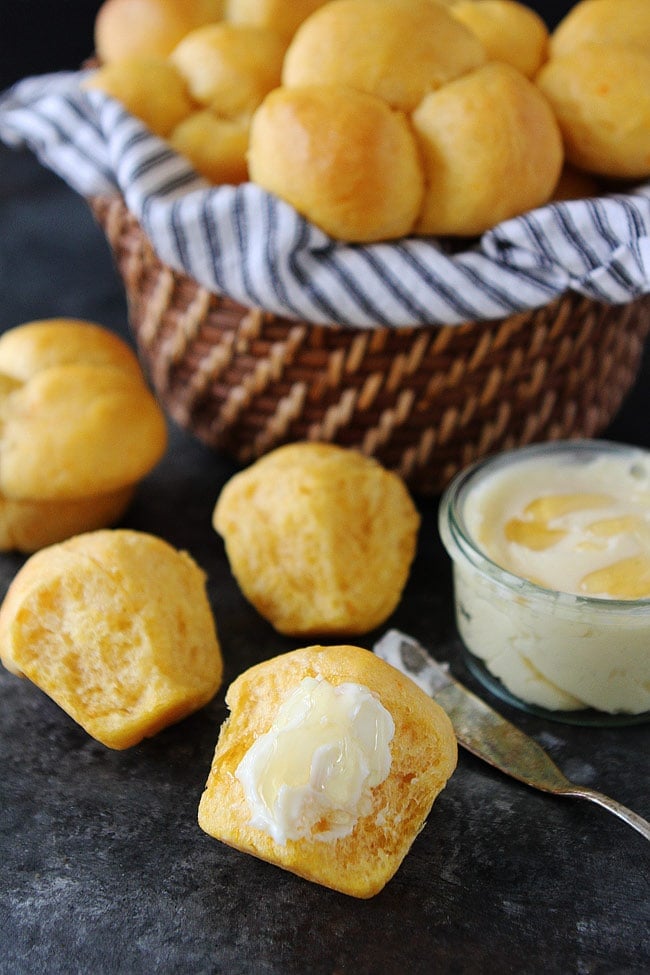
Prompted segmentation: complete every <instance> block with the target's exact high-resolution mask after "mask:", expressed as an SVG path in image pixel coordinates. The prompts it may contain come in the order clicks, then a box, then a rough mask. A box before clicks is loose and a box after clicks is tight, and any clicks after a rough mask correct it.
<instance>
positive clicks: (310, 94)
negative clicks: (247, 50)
mask: <svg viewBox="0 0 650 975" xmlns="http://www.w3.org/2000/svg"><path fill="white" fill-rule="evenodd" d="M248 168H249V173H250V178H251V179H252V180H253V181H254V182H256V183H258V184H259V185H260V186H262V187H263V188H264V189H265V190H268V192H269V193H274V194H276V195H277V196H279V197H281V198H282V199H283V200H286V201H287V202H288V203H290V204H291V205H292V206H294V207H295V208H296V210H298V212H299V213H301V214H303V216H305V217H307V219H308V220H311V221H312V222H313V223H314V224H316V225H317V226H319V227H320V228H321V229H322V230H324V231H325V233H327V234H330V235H331V236H332V237H336V238H340V239H342V240H348V241H373V240H386V239H389V238H391V237H402V236H404V235H406V234H408V233H409V232H410V231H411V229H412V227H413V224H414V222H415V219H416V217H417V215H418V212H419V210H420V204H421V201H422V195H423V174H422V166H421V163H420V158H419V155H418V150H417V146H416V143H415V138H414V135H413V133H412V131H411V129H410V127H409V124H408V121H407V119H406V117H405V116H404V115H403V114H402V113H401V112H396V111H394V110H393V109H391V108H390V107H389V106H388V105H387V104H386V102H384V101H382V100H381V99H379V98H377V97H375V96H374V95H369V94H367V93H366V92H361V91H355V90H354V89H352V88H346V87H345V86H343V85H321V86H317V85H315V86H307V87H305V88H276V89H275V90H274V91H272V92H271V93H270V94H269V95H267V97H266V98H265V100H264V101H263V102H262V104H261V105H260V107H259V108H258V109H257V111H256V112H255V114H254V116H253V120H252V123H251V133H250V144H249V151H248Z"/></svg>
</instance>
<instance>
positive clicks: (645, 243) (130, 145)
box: [0, 72, 650, 328]
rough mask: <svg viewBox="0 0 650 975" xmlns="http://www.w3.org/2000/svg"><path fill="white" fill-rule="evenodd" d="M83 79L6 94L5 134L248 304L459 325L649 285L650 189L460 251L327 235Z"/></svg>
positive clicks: (434, 243)
mask: <svg viewBox="0 0 650 975" xmlns="http://www.w3.org/2000/svg"><path fill="white" fill-rule="evenodd" d="M83 76H84V72H62V73H57V74H51V75H42V76H39V77H34V78H26V79H25V80H24V81H21V82H19V83H18V84H17V85H15V86H14V87H13V88H10V89H9V90H8V91H6V92H5V93H4V94H2V95H1V96H0V139H1V140H2V141H3V142H5V143H6V144H7V145H9V146H14V147H26V148H29V149H30V150H31V151H32V152H34V153H35V154H36V155H37V156H38V158H39V159H40V161H41V162H42V163H43V164H44V165H45V166H47V167H48V168H50V169H51V170H52V171H54V172H55V173H57V174H58V175H59V176H61V177H62V178H63V179H64V180H65V181H66V182H67V183H68V184H69V185H70V186H71V187H72V188H73V189H74V190H76V191H77V192H78V193H80V194H82V195H84V196H85V197H90V196H96V195H105V194H116V193H119V194H121V195H122V196H123V197H124V199H125V201H126V204H127V206H128V207H129V209H130V210H131V212H132V213H133V214H134V215H135V217H136V218H137V219H138V221H139V222H140V224H141V226H142V227H143V229H144V231H145V233H146V234H147V236H148V237H149V240H150V241H151V243H152V245H153V247H154V249H155V250H156V252H157V253H158V256H159V257H160V259H161V260H162V261H163V263H165V264H167V265H169V266H170V267H172V268H174V269H175V270H177V271H181V272H183V273H185V274H187V275H189V276H190V277H192V278H194V279H195V280H196V281H197V282H199V284H201V285H203V286H204V287H206V288H208V289H209V290H210V291H212V292H215V293H218V294H224V295H228V296H229V297H231V298H232V299H234V300H236V301H238V302H240V303H242V304H244V305H248V306H254V307H262V308H265V309H267V310H268V311H271V312H274V313H276V314H279V315H284V316H287V317H289V318H297V319H305V320H307V321H312V322H316V323H325V324H342V325H352V326H355V327H359V328H372V327H376V326H392V327H397V326H411V325H422V324H446V325H453V324H460V323H462V322H464V321H468V320H470V321H476V320H486V319H494V318H504V317H507V316H509V315H511V314H513V313H516V312H518V311H525V310H527V309H532V308H537V307H540V306H542V305H545V304H547V303H548V302H549V301H551V300H552V299H553V298H555V297H557V296H559V295H561V294H562V293H563V292H565V291H567V290H573V291H576V292H579V293H581V294H584V295H586V296H588V297H591V298H593V299H595V300H597V301H601V302H605V303H609V304H624V303H627V302H629V301H631V300H632V299H634V298H637V297H639V296H640V295H642V294H647V293H648V291H650V183H647V184H644V185H642V186H639V187H637V188H635V189H634V190H630V191H628V192H626V193H616V194H612V195H608V196H605V197H599V198H597V199H589V200H578V201H571V202H568V203H554V204H550V205H548V206H544V207H540V208H539V209H536V210H533V211H531V212H529V213H526V214H524V215H523V216H520V217H516V218H514V219H511V220H507V221H504V222H503V223H501V224H499V225H498V226H496V227H494V228H493V229H492V230H490V231H488V232H487V233H485V234H484V235H483V236H482V237H481V238H480V239H479V240H476V241H472V242H469V243H468V244H467V245H466V246H465V247H464V249H460V248H459V247H458V244H456V245H455V246H451V245H449V244H447V243H445V242H441V241H439V240H436V239H433V238H408V239H402V240H399V241H391V242H385V243H375V244H367V245H359V244H345V243H341V242H339V241H335V240H332V239H331V238H330V237H328V236H327V235H326V234H324V233H323V232H322V231H321V230H319V229H318V228H317V227H315V226H313V225H312V224H310V223H309V222H307V221H306V220H304V219H303V218H302V217H300V216H299V214H297V213H296V212H295V210H294V209H293V208H292V207H290V206H289V205H288V204H286V203H284V202H283V201H282V200H279V199H277V198H275V197H273V196H271V195H270V194H268V193H266V192H265V191H264V190H262V189H261V188H260V187H258V186H256V185H255V184H253V183H245V184H242V185H240V186H219V187H213V186H210V185H208V184H207V183H206V182H205V181H204V180H203V179H201V178H200V177H199V176H197V174H196V173H195V171H194V170H193V169H192V168H191V167H190V165H189V164H188V163H187V162H186V161H185V160H184V159H183V158H182V157H181V156H179V155H178V154H176V153H174V152H173V151H172V150H171V149H170V147H169V146H168V145H167V143H166V142H164V141H163V140H161V139H158V138H156V137H155V136H153V135H152V134H151V132H150V131H149V130H147V129H146V128H145V127H144V126H143V125H142V124H141V123H140V122H139V121H138V120H137V119H135V118H134V117H133V116H131V115H129V114H128V113H127V112H125V111H124V109H123V108H122V107H121V106H120V105H119V104H118V103H117V102H116V101H114V100H113V99H111V98H108V97H107V96H105V95H104V94H103V93H101V92H98V91H88V92H86V91H83V90H82V88H81V87H80V81H81V79H82V78H83Z"/></svg>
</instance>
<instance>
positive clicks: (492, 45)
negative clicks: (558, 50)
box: [450, 0, 549, 78]
mask: <svg viewBox="0 0 650 975" xmlns="http://www.w3.org/2000/svg"><path fill="white" fill-rule="evenodd" d="M450 11H451V13H452V14H453V15H454V17H456V18H457V19H458V20H460V21H461V23H463V24H465V26H466V27H469V29H470V30H471V31H472V32H473V33H474V34H476V36H477V37H478V39H479V40H480V42H481V44H482V45H483V48H484V50H485V53H486V55H487V57H488V59H489V60H490V61H505V62H506V64H511V65H512V66H513V67H514V68H517V69H518V70H519V71H521V73H522V74H524V75H526V77H527V78H533V77H534V76H535V74H536V73H537V72H538V70H539V69H540V67H541V66H542V64H543V63H544V61H545V60H546V58H547V56H548V40H549V33H548V28H547V26H546V24H545V23H544V21H543V20H542V18H541V17H540V16H539V14H538V13H536V12H535V11H534V10H531V8H530V7H527V6H525V4H523V3H517V2H516V0H458V2H457V3H455V4H453V5H452V6H451V7H450Z"/></svg>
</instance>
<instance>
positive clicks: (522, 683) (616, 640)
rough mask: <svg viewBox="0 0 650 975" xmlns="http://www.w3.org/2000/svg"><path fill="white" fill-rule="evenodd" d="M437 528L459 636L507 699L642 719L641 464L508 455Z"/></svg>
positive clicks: (647, 698)
mask: <svg viewBox="0 0 650 975" xmlns="http://www.w3.org/2000/svg"><path fill="white" fill-rule="evenodd" d="M440 528H441V533H442V537H443V540H444V541H445V544H446V546H447V548H448V551H449V552H450V554H451V556H452V559H453V561H454V588H455V599H456V615H457V621H458V628H459V632H460V635H461V637H462V639H463V642H464V643H465V645H466V646H467V647H468V649H469V650H470V651H471V653H472V654H473V655H474V656H475V657H477V658H478V659H479V660H480V661H481V662H482V663H483V664H484V665H485V667H486V668H487V669H488V671H489V672H490V673H491V674H492V675H493V676H495V677H497V678H499V680H500V681H501V683H502V684H503V685H504V687H505V688H506V689H507V690H508V691H510V693H512V694H513V695H514V696H515V697H517V698H519V699H520V700H522V701H524V702H526V703H528V704H532V705H535V706H537V707H541V708H545V709H548V710H552V711H558V710H559V711H577V710H581V709H584V708H594V709H596V710H598V711H602V712H608V713H626V714H642V713H644V712H646V711H648V710H650V454H648V453H647V452H645V451H642V450H636V449H635V448H632V447H624V446H622V445H616V444H609V443H604V442H598V441H581V442H578V443H568V442H567V443H555V444H545V445H540V446H537V447H532V448H525V449H522V450H519V451H511V452H509V453H507V454H503V455H501V456H500V457H497V458H494V459H492V460H490V461H487V462H483V463H481V464H479V465H477V466H476V467H475V468H473V469H471V470H470V471H469V472H465V473H464V474H463V475H460V476H459V477H458V478H457V479H456V481H455V482H454V483H452V485H451V486H450V488H449V489H448V492H447V494H446V496H445V498H444V499H443V504H442V505H441V520H440ZM502 570H505V571H502Z"/></svg>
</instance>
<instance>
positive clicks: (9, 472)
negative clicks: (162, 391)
mask: <svg viewBox="0 0 650 975" xmlns="http://www.w3.org/2000/svg"><path fill="white" fill-rule="evenodd" d="M80 363H84V364H85V365H86V367H87V368H88V369H89V370H90V374H89V373H86V376H88V375H90V386H89V388H88V389H87V392H89V393H90V396H89V398H88V399H87V401H84V410H85V411H86V412H92V411H93V410H94V411H99V412H100V413H101V411H102V410H103V408H104V407H103V406H102V396H101V393H100V392H99V391H98V393H97V396H96V397H95V396H94V394H93V392H92V385H93V383H94V378H95V376H96V375H98V374H101V375H104V376H106V377H110V382H109V388H108V389H107V390H106V397H105V398H110V397H111V396H112V394H113V392H115V391H119V390H120V389H123V388H124V387H126V388H127V389H132V390H133V392H132V394H131V395H130V396H129V398H128V399H125V400H123V401H122V407H124V406H125V405H128V404H133V405H135V406H136V407H137V409H140V407H141V406H142V409H143V421H144V422H142V423H140V422H135V424H134V425H135V428H136V442H135V444H134V445H133V448H132V453H133V454H134V455H135V456H136V458H137V461H135V462H134V460H131V461H129V460H128V459H125V458H123V457H121V456H119V457H115V456H111V455H113V454H114V451H115V450H120V448H121V446H123V445H124V443H125V439H124V437H123V436H122V435H121V434H116V435H115V438H113V436H112V434H111V432H110V429H108V430H106V431H105V433H104V436H103V439H102V442H101V444H97V445H95V444H94V443H92V444H86V443H85V441H84V439H83V436H84V435H83V431H84V430H87V429H92V421H88V418H86V420H84V419H83V418H82V417H77V416H75V415H74V409H75V407H74V405H71V406H70V409H69V410H68V407H67V405H66V404H67V403H68V401H69V396H68V390H67V388H66V386H65V382H66V377H68V379H69V378H70V377H74V376H77V375H78V372H77V369H78V366H79V364H80ZM57 375H58V376H59V377H61V375H63V377H64V379H63V385H62V386H59V387H58V388H59V394H60V398H61V400H62V402H60V403H58V404H56V402H53V398H52V397H51V396H47V395H43V385H42V380H43V377H44V376H49V377H50V379H51V378H52V377H56V376H57ZM111 384H112V385H113V386H114V389H113V390H112V391H111V389H110V386H111ZM50 388H51V387H50ZM71 396H72V400H73V401H74V403H76V404H77V405H78V403H79V391H78V390H77V391H75V392H73V393H71ZM57 398H58V397H56V396H55V397H54V400H56V399H57ZM130 409H131V406H129V408H128V409H127V410H122V412H121V414H120V415H119V416H118V418H117V419H118V422H119V423H120V424H127V423H129V422H130V421H131V417H130ZM0 410H2V414H3V423H4V426H3V428H2V430H1V431H0V551H8V550H11V549H16V550H18V551H21V552H34V551H36V550H37V549H39V548H42V547H43V546H45V545H51V544H53V543H55V542H60V541H62V540H63V539H65V538H69V537H70V536H71V535H76V534H78V533H79V532H84V531H91V530H93V529H96V528H103V527H106V526H108V525H113V524H115V523H116V522H117V521H118V520H119V519H120V518H121V517H122V515H123V514H124V512H125V511H126V509H127V507H128V506H129V504H130V502H131V499H132V497H133V494H134V492H135V487H136V482H137V481H138V480H139V479H140V478H141V477H143V476H144V474H146V473H147V472H148V471H149V470H150V469H151V467H153V466H154V464H155V463H157V461H158V460H159V459H160V457H161V456H162V453H163V452H164V450H165V446H166V428H165V421H164V418H163V415H162V412H161V411H160V409H159V408H158V406H157V404H156V403H155V401H154V400H153V398H152V397H151V394H150V393H149V391H148V389H147V388H146V386H145V383H144V377H143V375H142V372H141V369H140V364H139V362H138V360H137V358H136V356H135V354H134V353H133V351H132V350H131V348H130V347H129V346H128V345H127V344H126V342H123V341H122V340H121V339H119V338H118V337H117V336H116V335H114V334H112V333H111V332H109V331H107V330H106V329H103V328H101V327H100V326H99V325H95V324H93V323H91V322H81V321H76V320H73V319H48V320H45V321H38V322H30V323H27V324H25V325H21V326H18V327H17V328H12V329H9V330H8V331H6V332H4V333H3V335H2V336H0ZM59 421H60V424H61V425H60V426H57V423H58V422H59ZM87 421H88V422H87ZM108 421H110V410H109V411H108V412H107V413H106V415H105V417H104V419H103V420H102V419H101V418H100V419H99V421H98V423H99V426H100V427H101V426H102V424H103V423H105V422H108ZM138 431H139V436H141V437H142V438H143V439H142V441H140V440H139V439H137V438H138ZM96 448H98V449H96ZM86 451H87V452H88V455H89V457H90V458H91V460H92V459H94V460H95V462H96V463H97V464H98V467H99V468H100V470H99V471H98V472H97V474H96V476H95V478H94V480H92V481H91V482H88V481H84V480H83V479H79V480H78V479H77V478H76V477H75V472H76V471H78V463H77V461H76V460H75V457H76V456H78V455H79V454H84V453H85V452H86ZM125 461H126V462H125ZM134 463H135V465H136V466H135V467H134ZM105 468H110V469H111V470H112V474H113V482H112V484H108V483H106V482H105V481H104V469H105ZM136 474H137V476H136ZM69 475H71V476H70V477H69ZM51 479H53V480H52V481H51ZM54 495H56V496H54Z"/></svg>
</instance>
